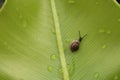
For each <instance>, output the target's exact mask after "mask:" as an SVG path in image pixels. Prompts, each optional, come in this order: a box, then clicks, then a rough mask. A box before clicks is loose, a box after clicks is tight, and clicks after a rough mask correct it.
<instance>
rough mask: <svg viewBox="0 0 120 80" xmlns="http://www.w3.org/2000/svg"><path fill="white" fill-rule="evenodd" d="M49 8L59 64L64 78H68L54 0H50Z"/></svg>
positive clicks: (67, 79) (65, 79) (66, 79)
mask: <svg viewBox="0 0 120 80" xmlns="http://www.w3.org/2000/svg"><path fill="white" fill-rule="evenodd" d="M51 8H52V14H53V20H54V25H55V30H56V37H57V45H58V50H59V55H60V61H61V66H62V71H63V78H64V80H69V73H68V69H67V65H66V59H65V54H64V49H63V43H62V38H61V32H60V24H59V20H58V16H57V10H56V5H55V0H51Z"/></svg>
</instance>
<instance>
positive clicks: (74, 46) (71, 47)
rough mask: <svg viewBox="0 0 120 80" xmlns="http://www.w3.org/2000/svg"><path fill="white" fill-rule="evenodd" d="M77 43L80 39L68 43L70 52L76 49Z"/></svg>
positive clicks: (77, 47)
mask: <svg viewBox="0 0 120 80" xmlns="http://www.w3.org/2000/svg"><path fill="white" fill-rule="evenodd" d="M79 44H80V41H79V40H75V41H73V42H72V43H71V45H70V49H71V51H72V52H74V51H77V50H78V49H79Z"/></svg>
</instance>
